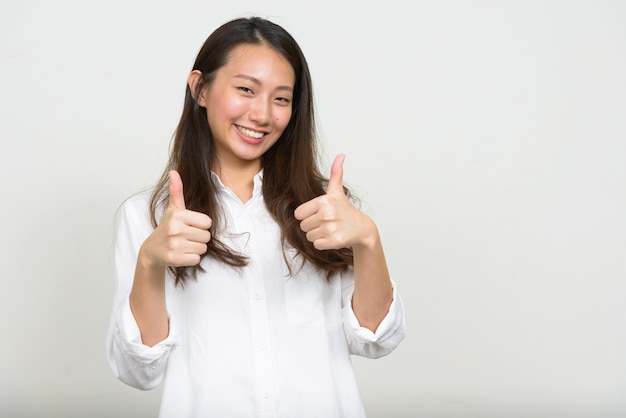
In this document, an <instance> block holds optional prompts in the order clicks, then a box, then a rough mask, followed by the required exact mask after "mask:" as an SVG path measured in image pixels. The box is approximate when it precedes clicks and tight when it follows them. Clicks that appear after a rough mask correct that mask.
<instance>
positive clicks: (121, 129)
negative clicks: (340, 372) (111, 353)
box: [0, 0, 626, 418]
mask: <svg viewBox="0 0 626 418" xmlns="http://www.w3.org/2000/svg"><path fill="white" fill-rule="evenodd" d="M1 4H2V5H1V6H0V138H1V140H2V149H1V151H0V170H1V171H0V174H1V176H0V181H1V191H0V195H1V196H2V204H1V205H0V222H1V225H2V227H1V231H0V244H1V249H0V284H1V290H0V341H1V342H0V416H3V417H4V416H6V417H11V418H16V417H59V418H61V417H62V418H73V417H90V418H98V417H103V418H104V417H133V418H134V417H155V416H156V413H157V411H158V402H159V398H160V389H156V390H154V391H151V392H142V391H139V390H136V389H132V388H130V387H127V386H125V385H124V384H122V383H121V382H119V381H117V380H116V379H115V378H114V377H113V375H112V373H111V371H110V369H109V366H108V364H107V362H106V357H105V337H106V331H107V326H108V321H109V315H110V309H111V303H112V296H113V277H112V268H111V260H112V238H113V221H114V217H115V212H116V210H117V208H118V206H119V205H120V204H121V202H122V201H123V200H124V199H125V198H126V197H128V196H129V195H131V194H133V193H135V192H137V191H139V190H143V189H145V188H147V187H150V186H151V185H152V184H153V183H154V182H155V181H156V179H157V178H158V177H159V175H160V174H161V172H162V170H163V168H164V166H165V162H166V158H167V154H168V149H169V144H170V140H171V137H172V134H173V132H174V129H175V127H176V124H177V122H178V118H179V116H180V110H181V108H182V100H183V97H184V91H185V83H186V77H187V74H188V72H189V71H190V69H191V65H192V63H193V60H194V59H195V56H196V54H197V52H198V50H199V48H200V46H201V45H202V43H203V42H204V40H205V38H206V37H207V36H208V35H209V33H210V32H211V31H213V30H214V29H215V28H216V27H217V26H218V25H219V24H222V23H224V22H225V21H227V20H230V19H231V18H234V17H239V16H249V15H253V14H254V15H259V16H262V17H266V18H270V19H272V20H274V21H275V22H276V23H279V24H281V25H283V26H284V27H285V28H286V29H287V30H289V31H290V32H291V33H292V35H293V36H294V37H295V38H296V39H297V40H298V42H299V43H300V45H301V47H302V49H303V50H304V52H305V55H306V56H307V59H308V61H309V64H310V67H311V71H312V75H313V81H314V88H315V93H316V96H315V100H316V108H317V112H318V113H317V116H318V122H319V133H320V138H321V140H322V143H323V152H324V162H325V164H326V166H328V165H329V164H330V162H331V161H332V158H333V157H334V156H335V154H337V153H339V152H343V153H345V154H346V155H347V158H346V162H345V166H344V169H345V177H344V180H345V183H346V185H347V186H349V187H351V188H352V189H353V190H354V191H355V192H356V193H357V194H358V195H359V196H360V197H361V198H362V200H363V202H364V207H363V208H364V210H365V211H366V212H368V213H369V214H370V216H372V217H373V218H374V219H375V220H376V222H377V223H378V225H379V228H380V231H381V234H382V237H383V242H384V244H385V248H386V254H387V257H388V261H389V264H390V269H391V272H392V275H393V277H394V279H395V280H396V282H397V283H398V288H399V290H400V292H401V296H402V298H403V300H404V303H405V306H406V314H407V317H406V325H407V337H406V339H405V341H404V342H403V343H402V344H401V345H400V347H399V348H398V349H397V350H396V351H394V352H393V353H392V354H391V355H389V356H387V357H385V358H382V359H379V360H366V359H362V358H354V366H355V369H356V373H357V377H358V381H359V385H360V389H361V393H362V396H363V400H364V403H365V406H366V409H367V411H368V413H369V417H372V418H399V417H422V418H434V417H445V418H469V417H480V418H516V417H520V418H535V417H537V418H539V417H541V418H543V417H545V418H561V417H563V418H587V417H589V418H592V417H593V418H613V417H624V416H626V216H625V215H626V2H623V1H598V0H593V1H591V0H590V1H576V0H574V1H549V0H548V1H487V0H484V1H462V0H459V1H451V0H444V1H434V0H433V1H400V0H388V1H366V2H363V1H356V0H352V1H317V2H315V1H303V2H299V1H293V0H268V1H264V2H253V1H242V0H230V1H227V2H217V1H190V0H178V1H169V2H166V1H156V2H155V1H147V0H146V1H143V0H142V1H132V0H130V1H118V0H109V1H97V2H91V1H35V0H25V1H19V2H17V1H13V2H7V1H4V0H3V1H2V3H1ZM320 418H323V417H320Z"/></svg>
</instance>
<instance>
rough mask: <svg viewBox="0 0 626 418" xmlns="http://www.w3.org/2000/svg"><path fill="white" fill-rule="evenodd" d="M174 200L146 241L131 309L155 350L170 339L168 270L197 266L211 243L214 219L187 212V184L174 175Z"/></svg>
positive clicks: (171, 190)
mask: <svg viewBox="0 0 626 418" xmlns="http://www.w3.org/2000/svg"><path fill="white" fill-rule="evenodd" d="M169 192H170V200H169V205H168V207H167V209H166V210H165V213H164V214H163V218H162V219H161V222H160V223H159V226H157V228H156V229H155V230H154V232H152V234H150V236H148V238H147V239H146V240H145V242H144V243H143V245H142V246H141V249H140V250H139V255H138V257H137V265H136V267H135V277H134V280H133V287H132V290H131V293H130V306H131V309H132V312H133V315H134V317H135V319H136V320H137V325H138V326H139V329H140V330H141V339H142V341H143V343H144V344H146V345H148V346H153V345H155V344H156V343H158V342H159V341H162V340H164V339H165V338H166V337H167V335H168V329H169V325H168V319H167V310H166V306H165V269H166V268H167V267H168V266H194V265H196V264H198V263H199V262H200V256H201V255H202V254H204V253H205V252H206V250H207V245H206V243H207V242H209V240H210V239H211V233H210V232H209V228H210V227H211V218H209V217H208V216H207V215H205V214H203V213H198V212H193V211H189V210H187V209H186V208H185V199H184V197H183V183H182V181H181V179H180V176H179V174H178V173H177V172H176V171H172V172H170V190H169Z"/></svg>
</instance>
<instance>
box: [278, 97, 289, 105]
mask: <svg viewBox="0 0 626 418" xmlns="http://www.w3.org/2000/svg"><path fill="white" fill-rule="evenodd" d="M275 100H276V101H277V102H280V103H281V104H289V103H291V99H288V98H287V97H277V98H276V99H275Z"/></svg>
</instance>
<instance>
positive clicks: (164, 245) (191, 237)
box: [140, 170, 212, 267]
mask: <svg viewBox="0 0 626 418" xmlns="http://www.w3.org/2000/svg"><path fill="white" fill-rule="evenodd" d="M169 174H170V185H169V193H170V198H169V204H168V206H167V208H166V209H165V212H164V213H163V217H162V218H161V222H160V223H159V225H158V226H157V227H156V228H155V230H154V231H153V232H152V234H151V235H150V236H149V237H148V238H147V239H146V241H145V242H144V244H143V245H142V247H141V250H140V258H141V259H142V260H143V261H144V262H146V263H147V264H148V265H149V266H150V267H166V266H175V267H183V266H195V265H196V264H198V263H200V256H201V255H202V254H204V253H205V252H206V250H207V243H208V242H209V240H210V239H211V233H210V232H209V228H210V227H211V224H212V220H211V218H209V217H208V216H207V215H205V214H204V213H200V212H194V211H191V210H187V209H186V207H185V197H184V195H183V182H182V180H181V178H180V175H179V174H178V172H177V171H175V170H172V171H170V173H169Z"/></svg>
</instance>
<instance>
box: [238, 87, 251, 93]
mask: <svg viewBox="0 0 626 418" xmlns="http://www.w3.org/2000/svg"><path fill="white" fill-rule="evenodd" d="M237 89H239V90H241V91H242V92H244V93H250V94H252V93H253V91H252V89H250V88H248V87H244V86H240V87H237Z"/></svg>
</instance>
